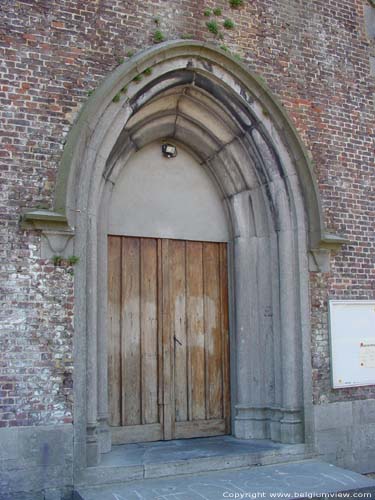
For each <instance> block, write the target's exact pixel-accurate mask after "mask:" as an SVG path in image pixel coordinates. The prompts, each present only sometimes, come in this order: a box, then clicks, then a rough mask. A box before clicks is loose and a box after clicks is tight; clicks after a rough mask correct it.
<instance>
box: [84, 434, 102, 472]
mask: <svg viewBox="0 0 375 500" xmlns="http://www.w3.org/2000/svg"><path fill="white" fill-rule="evenodd" d="M86 463H87V466H88V467H95V466H96V465H99V463H100V450H99V442H98V435H97V425H96V424H89V425H88V426H87V437H86Z"/></svg>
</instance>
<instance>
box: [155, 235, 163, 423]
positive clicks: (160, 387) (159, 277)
mask: <svg viewBox="0 0 375 500" xmlns="http://www.w3.org/2000/svg"><path fill="white" fill-rule="evenodd" d="M156 251H157V307H158V311H157V314H158V324H157V335H158V407H159V422H160V423H161V424H162V425H163V426H164V407H163V400H164V396H163V392H164V387H163V370H164V366H163V363H164V360H163V268H162V241H161V240H160V239H158V240H157V250H156Z"/></svg>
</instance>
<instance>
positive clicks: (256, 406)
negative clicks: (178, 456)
mask: <svg viewBox="0 0 375 500" xmlns="http://www.w3.org/2000/svg"><path fill="white" fill-rule="evenodd" d="M232 212H233V219H234V226H235V227H234V266H235V273H234V275H235V316H236V321H235V323H236V332H235V335H234V338H235V342H236V384H237V391H236V392H237V398H238V399H237V401H236V402H235V410H236V416H235V419H234V434H235V436H236V437H238V438H242V439H251V438H253V439H256V438H257V439H262V438H265V437H266V436H267V421H266V417H265V411H264V408H263V404H262V381H261V380H260V373H261V363H262V359H261V354H260V345H259V317H258V310H259V304H258V294H257V289H258V286H257V272H256V269H257V238H256V235H255V233H254V230H255V227H254V218H253V213H252V207H251V204H250V195H249V192H248V191H244V192H241V193H238V194H236V195H234V196H233V197H232Z"/></svg>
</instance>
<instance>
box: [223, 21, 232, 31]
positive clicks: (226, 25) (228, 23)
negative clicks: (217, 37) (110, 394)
mask: <svg viewBox="0 0 375 500" xmlns="http://www.w3.org/2000/svg"><path fill="white" fill-rule="evenodd" d="M223 26H224V28H225V29H227V30H232V29H233V28H234V21H232V19H225V21H224V23H223Z"/></svg>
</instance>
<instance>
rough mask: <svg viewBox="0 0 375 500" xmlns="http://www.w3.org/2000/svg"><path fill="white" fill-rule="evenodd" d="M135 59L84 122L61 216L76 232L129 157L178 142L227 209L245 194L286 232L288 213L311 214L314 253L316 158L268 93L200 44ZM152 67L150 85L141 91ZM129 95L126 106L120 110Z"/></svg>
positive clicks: (62, 193)
mask: <svg viewBox="0 0 375 500" xmlns="http://www.w3.org/2000/svg"><path fill="white" fill-rule="evenodd" d="M133 59H134V60H131V61H130V62H128V63H125V64H123V65H122V66H120V67H119V68H118V69H117V70H116V71H115V72H114V74H113V75H111V77H109V78H108V79H107V80H106V81H105V82H104V84H103V85H102V86H101V87H99V89H98V90H97V91H96V92H95V93H94V95H93V96H92V97H91V98H90V100H89V103H88V104H87V105H86V106H85V108H84V109H83V111H82V112H81V114H80V116H79V119H78V121H77V123H76V125H75V127H74V128H73V130H72V132H71V134H70V136H69V139H68V142H67V145H66V148H65V152H64V157H63V161H62V166H61V168H60V171H59V178H58V186H57V190H56V203H55V207H56V210H57V211H59V212H62V213H65V214H66V215H68V217H69V222H70V223H71V224H73V225H74V224H75V214H76V213H77V212H76V211H77V210H80V211H82V210H90V199H91V200H92V201H93V202H96V200H97V199H98V196H99V197H100V191H101V189H102V188H103V180H104V179H105V180H107V181H110V182H115V180H116V175H117V174H118V170H119V169H120V168H121V165H123V164H124V161H126V158H129V155H131V154H132V153H133V152H134V151H136V150H137V149H139V148H141V147H143V146H144V145H146V144H147V143H149V142H151V141H154V140H156V139H162V138H174V139H176V140H178V141H180V142H182V143H184V144H186V145H187V146H188V147H189V149H190V150H191V151H192V152H194V153H195V154H196V156H197V157H198V159H199V160H200V161H201V163H202V165H203V166H204V167H205V168H206V169H207V170H208V171H209V172H210V174H211V175H212V176H213V177H214V178H215V180H216V182H217V184H218V186H219V188H220V189H221V192H222V193H223V196H224V197H225V198H226V199H227V200H230V198H231V196H233V195H234V194H236V193H239V192H244V191H248V192H249V193H250V194H251V197H252V198H253V199H254V204H257V203H259V202H260V201H261V200H262V203H265V206H266V207H267V210H265V211H264V210H263V211H262V212H264V213H266V212H267V213H268V215H269V217H268V221H267V224H271V225H272V226H273V227H274V229H276V230H277V228H278V227H280V226H281V225H282V224H283V218H282V212H283V207H286V206H287V205H289V209H291V210H292V211H293V212H294V213H296V211H299V212H300V211H302V212H303V213H304V214H306V215H307V217H306V222H307V229H308V231H307V234H308V239H309V243H310V245H311V247H312V248H314V247H315V246H317V244H318V242H319V241H320V239H321V238H322V233H323V225H322V219H321V210H320V203H319V197H318V191H317V189H316V185H315V181H314V178H313V175H312V172H311V169H310V164H309V161H308V157H307V154H306V151H305V150H304V148H303V146H302V144H301V142H300V141H299V139H298V136H297V134H296V132H295V130H294V129H293V127H292V125H291V123H290V121H289V120H288V118H287V116H286V115H285V113H284V111H283V110H282V107H281V106H280V105H279V104H278V103H277V101H276V99H275V98H274V97H273V96H272V95H271V93H270V92H269V91H268V90H267V89H266V87H265V86H264V84H263V83H262V82H261V81H260V80H259V79H258V78H256V77H255V76H253V75H252V74H251V73H249V71H248V70H247V69H246V68H245V67H244V66H243V65H241V64H239V63H238V62H237V61H235V60H234V59H232V58H231V57H228V56H227V55H226V54H224V53H222V51H219V50H217V49H215V48H213V47H209V46H206V45H201V44H199V43H194V42H188V43H186V42H172V43H167V44H163V46H159V47H157V48H153V49H150V50H148V51H146V52H145V53H143V54H140V55H139V56H137V57H135V58H133ZM149 67H150V68H152V74H151V76H144V77H143V79H142V81H141V82H140V83H139V82H136V81H134V78H135V77H136V76H137V75H138V74H142V72H143V71H144V70H145V69H146V68H149ZM124 87H126V88H127V93H126V94H121V95H122V97H121V100H120V102H116V103H114V102H112V99H113V97H114V95H116V94H118V93H119V92H120V91H121V89H123V88H124ZM82 179H90V183H88V182H87V181H85V182H83V181H82ZM88 184H90V186H89V189H87V188H88ZM82 189H83V190H82ZM297 193H300V194H301V195H302V196H301V197H300V198H298V196H296V194H297ZM78 205H79V206H78ZM297 205H300V206H299V207H297ZM257 212H259V211H257ZM264 222H265V221H262V224H261V226H259V224H258V229H257V231H262V230H263V229H261V228H262V227H263V228H264ZM291 223H293V224H296V223H297V219H296V218H295V217H293V221H291Z"/></svg>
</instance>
